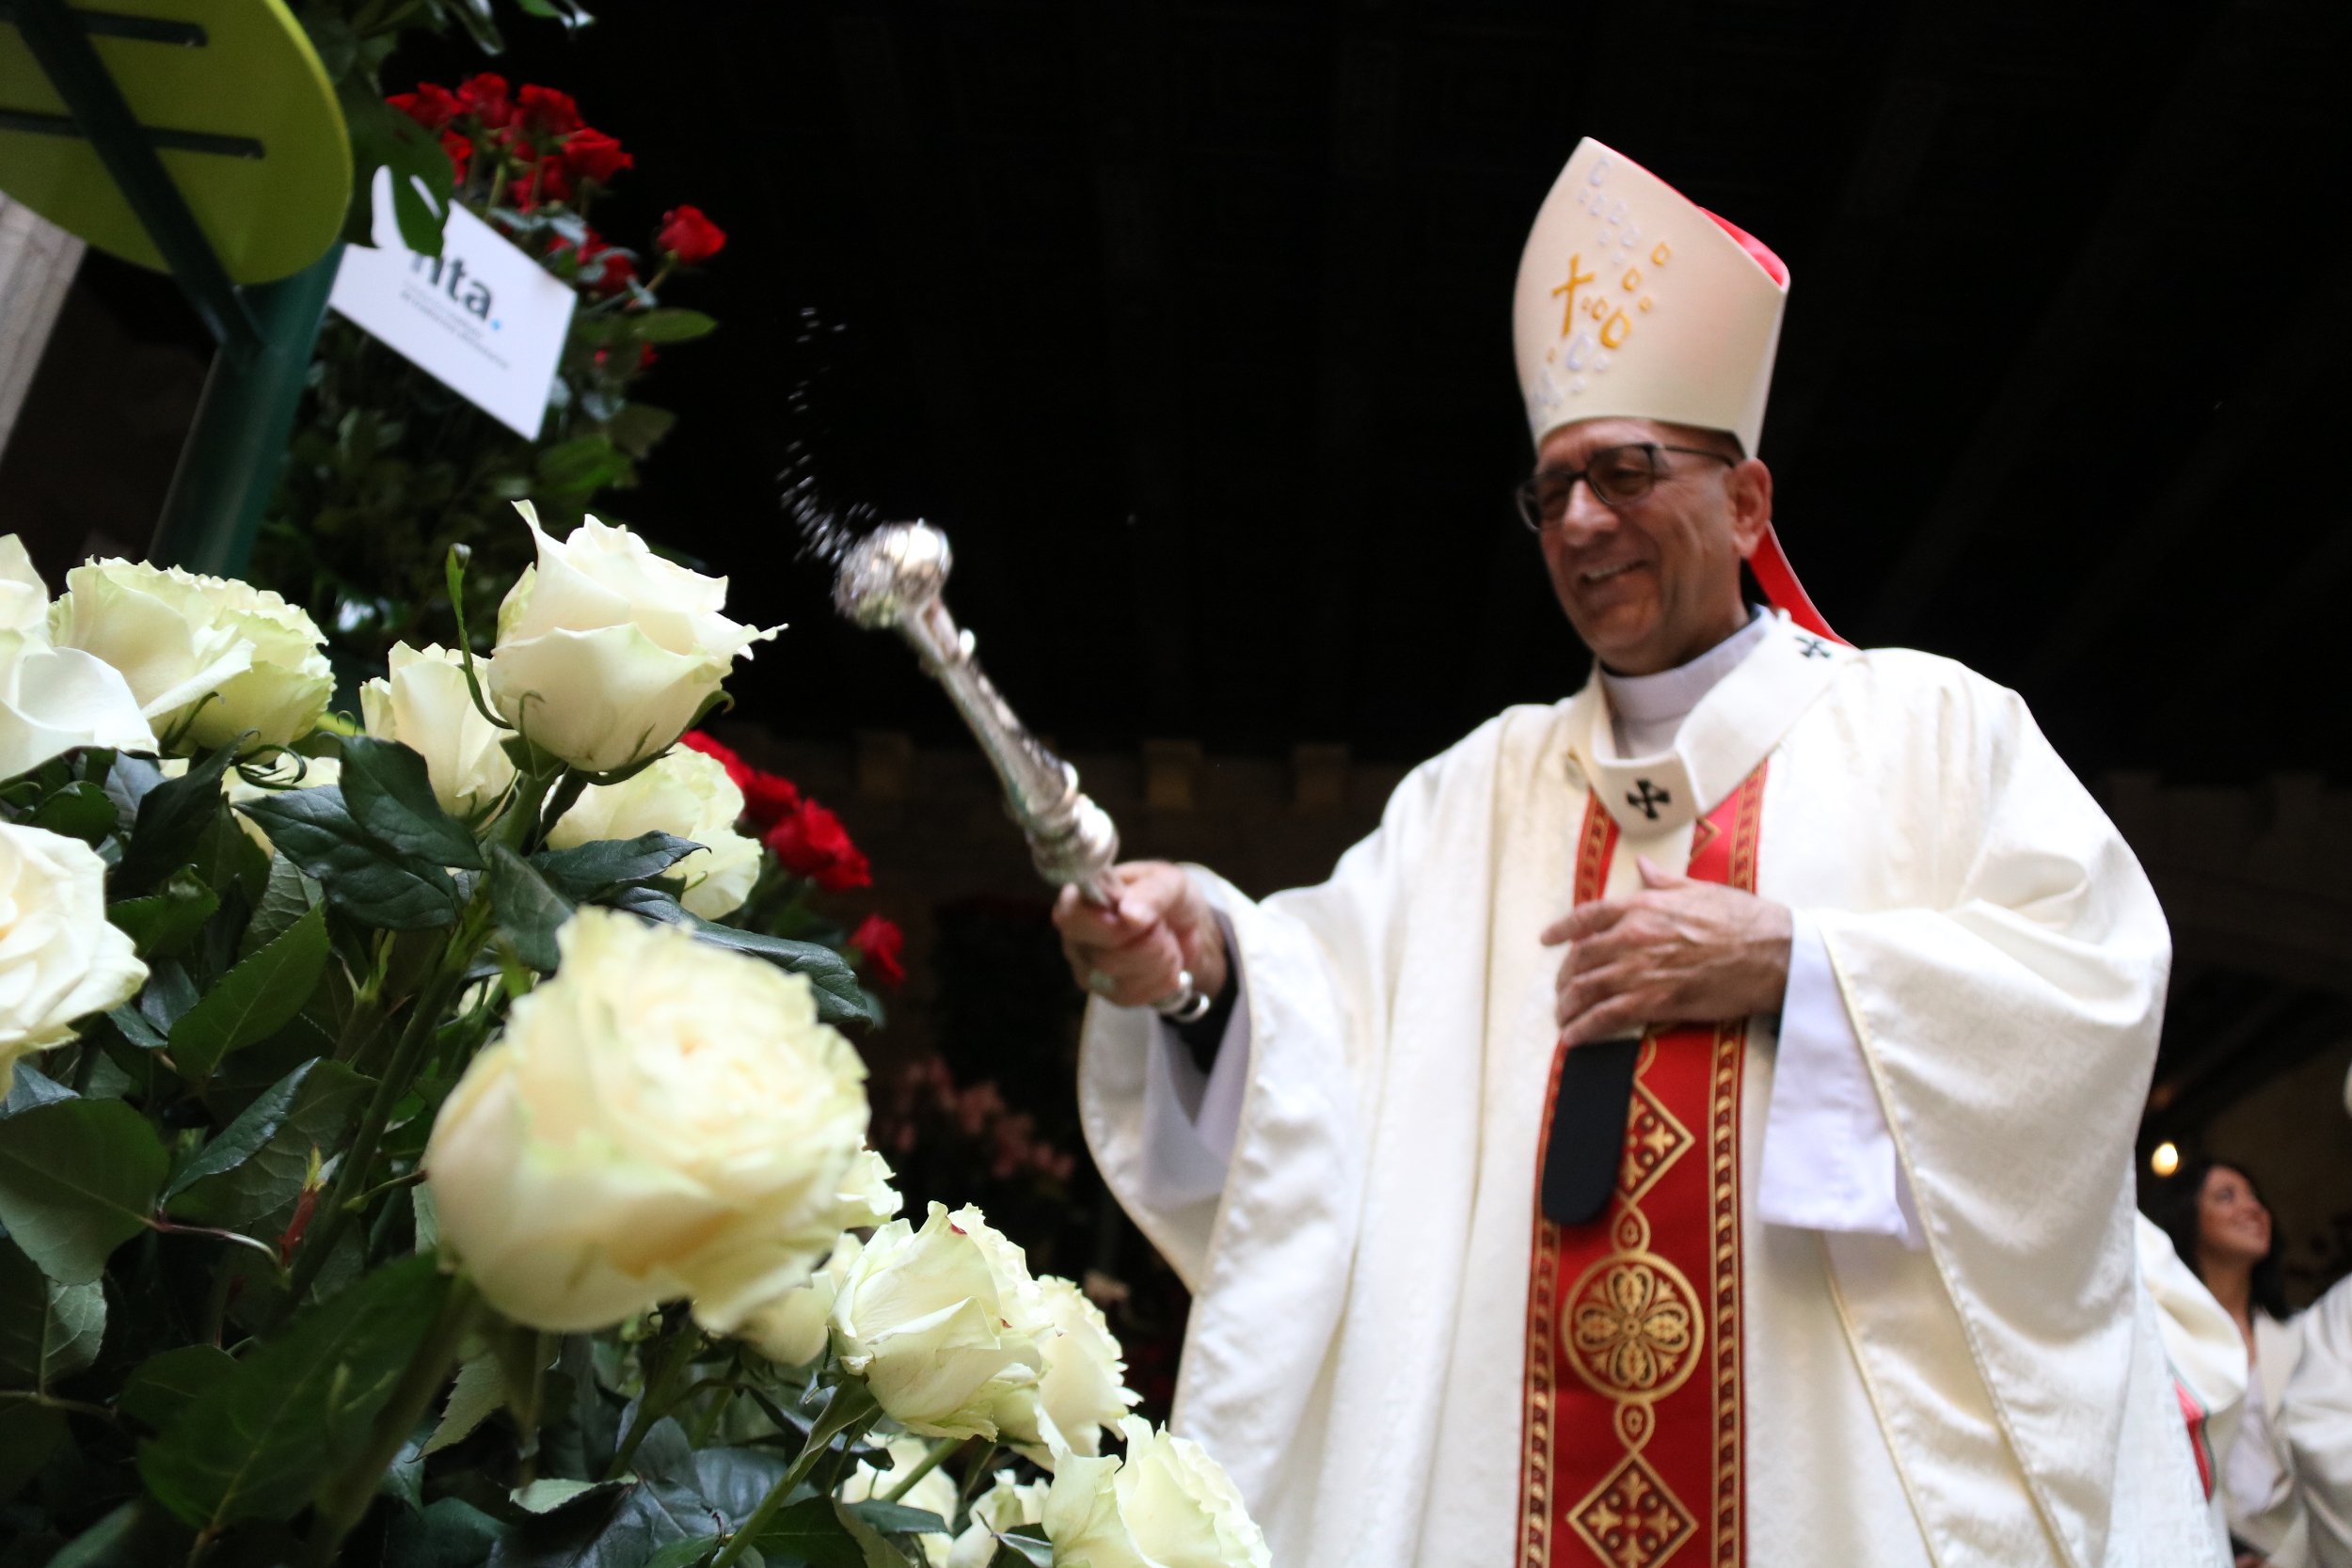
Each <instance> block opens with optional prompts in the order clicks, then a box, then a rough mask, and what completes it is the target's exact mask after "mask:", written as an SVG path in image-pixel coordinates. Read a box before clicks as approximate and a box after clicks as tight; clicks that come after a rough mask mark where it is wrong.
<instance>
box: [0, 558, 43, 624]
mask: <svg viewBox="0 0 2352 1568" xmlns="http://www.w3.org/2000/svg"><path fill="white" fill-rule="evenodd" d="M0 631H21V632H28V633H30V634H31V635H33V636H35V637H38V638H40V640H41V641H44V642H45V641H48V640H49V585H48V584H47V583H45V582H43V581H42V580H41V579H40V573H39V572H37V571H35V570H34V569H33V558H32V557H31V556H30V555H28V554H26V553H25V550H24V540H22V539H20V538H18V537H17V536H16V535H15V534H13V533H0Z"/></svg>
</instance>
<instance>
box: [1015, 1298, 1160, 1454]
mask: <svg viewBox="0 0 2352 1568" xmlns="http://www.w3.org/2000/svg"><path fill="white" fill-rule="evenodd" d="M1037 1284H1038V1293H1039V1297H1040V1299H1041V1302H1042V1304H1043V1307H1044V1311H1045V1317H1046V1321H1047V1322H1048V1323H1051V1324H1052V1325H1053V1329H1054V1332H1053V1333H1051V1334H1050V1335H1049V1337H1048V1338H1046V1339H1045V1340H1044V1341H1043V1349H1044V1352H1045V1370H1044V1371H1043V1373H1042V1374H1041V1375H1040V1376H1039V1378H1038V1380H1037V1398H1038V1403H1039V1404H1040V1405H1041V1406H1042V1407H1043V1410H1044V1415H1045V1418H1046V1419H1047V1420H1048V1421H1050V1422H1051V1423H1052V1427H1051V1430H1052V1431H1055V1432H1057V1433H1059V1434H1060V1436H1061V1440H1062V1441H1063V1442H1064V1443H1065V1444H1067V1445H1068V1446H1069V1447H1070V1449H1071V1450H1072V1451H1073V1452H1074V1453H1078V1454H1082V1455H1084V1456H1086V1457H1088V1458H1092V1457H1093V1456H1094V1455H1096V1454H1098V1453H1100V1452H1102V1451H1103V1450H1102V1429H1103V1428H1104V1427H1107V1426H1116V1425H1117V1424H1118V1423H1119V1420H1120V1418H1121V1417H1123V1416H1125V1415H1126V1414H1127V1412H1128V1411H1129V1410H1130V1409H1131V1408H1133V1407H1134V1405H1135V1402H1136V1400H1137V1399H1139V1398H1141V1396H1140V1395H1138V1394H1136V1393H1135V1392H1133V1391H1132V1390H1130V1389H1129V1388H1128V1387H1127V1386H1126V1382H1127V1363H1126V1362H1125V1361H1123V1360H1121V1359H1120V1351H1119V1340H1118V1338H1116V1337H1114V1336H1113V1335H1112V1333H1111V1325H1110V1323H1109V1321H1108V1320H1106V1319H1105V1318H1104V1316H1103V1309H1102V1308H1101V1307H1097V1306H1095V1305H1094V1303H1092V1302H1090V1301H1089V1300H1087V1298H1086V1292H1085V1291H1081V1290H1079V1289H1078V1287H1077V1286H1076V1285H1074V1284H1073V1283H1071V1282H1070V1281H1069V1280H1067V1279H1062V1278H1059V1277H1057V1276H1056V1275H1043V1276H1042V1277H1041V1278H1040V1279H1039V1280H1038V1282H1037Z"/></svg>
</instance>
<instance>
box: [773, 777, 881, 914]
mask: <svg viewBox="0 0 2352 1568" xmlns="http://www.w3.org/2000/svg"><path fill="white" fill-rule="evenodd" d="M767 845H768V847H769V848H771V849H772V850H774V851H775V856H776V859H777V860H779V861H782V862H783V863H784V868H785V869H786V870H787V871H789V872H791V873H792V874H793V875H794V876H796V877H806V878H807V879H809V880H811V881H813V882H815V883H816V884H817V885H818V887H820V888H823V889H824V890H825V891H826V892H827V893H841V892H844V891H846V890H848V889H850V888H853V887H868V886H871V885H872V883H873V880H874V876H873V872H872V869H871V868H870V867H868V866H867V864H866V857H865V855H863V854H861V853H860V852H859V850H858V847H857V846H856V845H854V844H852V843H850V833H849V830H848V829H846V828H844V827H842V825H841V819H840V818H839V817H837V816H834V814H833V813H831V812H829V811H827V810H826V809H825V808H824V807H822V806H820V805H818V803H817V802H816V801H814V800H802V801H801V803H800V805H799V808H798V809H796V810H795V811H793V812H792V814H791V815H790V816H787V817H785V818H784V819H783V820H782V821H780V822H778V823H777V824H776V825H775V826H774V827H772V828H771V829H769V830H768V838H767Z"/></svg>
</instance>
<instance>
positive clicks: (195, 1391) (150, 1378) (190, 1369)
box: [115, 1345, 237, 1432]
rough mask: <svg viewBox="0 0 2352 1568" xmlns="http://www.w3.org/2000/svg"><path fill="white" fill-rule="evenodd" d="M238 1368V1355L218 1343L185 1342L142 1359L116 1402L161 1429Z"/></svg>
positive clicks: (130, 1412)
mask: <svg viewBox="0 0 2352 1568" xmlns="http://www.w3.org/2000/svg"><path fill="white" fill-rule="evenodd" d="M236 1370H237V1358H236V1357H235V1356H233V1355H230V1354H229V1353H228V1352H227V1351H225V1350H222V1349H221V1348H220V1347H219V1346H217V1345H182V1346H180V1347H179V1348H178V1349H177V1350H167V1351H166V1352H164V1353H163V1354H161V1355H158V1356H154V1357H152V1358H151V1359H149V1360H148V1361H146V1362H143V1363H142V1364H141V1365H140V1366H139V1368H138V1370H136V1371H134V1372H133V1373H132V1374H131V1376H130V1379H129V1381H127V1382H125V1383H124V1384H123V1386H122V1395H121V1398H119V1399H118V1400H117V1401H116V1402H115V1403H116V1405H117V1407H118V1408H119V1409H121V1410H122V1411H123V1412H124V1413H125V1414H127V1415H129V1416H131V1417H133V1418H135V1419H137V1420H140V1421H144V1422H146V1423H147V1425H148V1426H150V1427H151V1428H152V1429H154V1430H155V1431H157V1432H161V1431H163V1430H164V1429H165V1428H166V1427H167V1426H169V1425H171V1423H172V1422H174V1421H176V1420H178V1419H179V1418H180V1412H182V1411H183V1410H185V1409H186V1408H187V1407H188V1406H189V1405H191V1404H194V1403H195V1402H197V1401H198V1400H199V1399H201V1398H203V1397H204V1396H205V1395H206V1394H208V1393H210V1392H212V1390H213V1389H214V1388H215V1386H217V1385H219V1384H220V1383H221V1382H222V1381H223V1380H224V1379H226V1378H229V1377H230V1376H232V1375H234V1374H235V1372H236Z"/></svg>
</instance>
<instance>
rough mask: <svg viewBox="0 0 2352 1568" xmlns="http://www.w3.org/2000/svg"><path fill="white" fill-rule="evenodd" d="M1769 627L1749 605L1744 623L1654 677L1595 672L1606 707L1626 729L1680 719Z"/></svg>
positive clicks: (1768, 619)
mask: <svg viewBox="0 0 2352 1568" xmlns="http://www.w3.org/2000/svg"><path fill="white" fill-rule="evenodd" d="M1771 630H1772V617H1770V616H1768V615H1766V614H1765V613H1764V612H1763V611H1762V610H1757V609H1756V608H1754V607H1753V606H1751V607H1750V608H1749V610H1748V624H1747V625H1746V626H1741V627H1740V629H1739V630H1738V631H1735V632H1733V633H1732V634H1731V635H1730V636H1729V637H1726V638H1724V640H1723V641H1721V642H1718V643H1716V644H1715V645H1714V646H1713V647H1711V648H1709V649H1708V650H1707V652H1705V653H1703V654H1701V655H1699V657H1696V658H1694V659H1692V660H1691V662H1690V663H1688V664H1677V665H1676V666H1675V667H1674V668H1673V669H1671V670H1661V671H1660V672H1658V673H1656V674H1654V675H1613V674H1611V673H1609V672H1608V671H1607V670H1606V669H1603V670H1602V671H1601V672H1600V686H1601V689H1602V690H1603V691H1605V692H1607V693H1608V695H1609V711H1610V714H1611V716H1612V717H1613V718H1614V719H1615V720H1616V721H1617V722H1618V723H1619V724H1620V725H1622V726H1624V728H1625V729H1627V730H1629V731H1644V730H1647V729H1650V728H1651V727H1653V726H1655V725H1659V724H1672V723H1676V722H1678V721H1680V720H1681V719H1682V718H1683V717H1684V716H1685V715H1686V714H1688V713H1689V712H1690V711H1691V710H1692V708H1694V707H1696V706H1698V705H1699V700H1700V699H1701V698H1703V697H1705V696H1706V695H1707V694H1708V692H1709V691H1711V690H1713V689H1715V683H1716V682H1717V681H1720V680H1722V679H1723V678H1724V676H1725V675H1728V674H1730V673H1732V671H1734V670H1736V669H1738V668H1739V667H1740V664H1741V663H1743V662H1744V661H1745V660H1746V658H1747V657H1748V656H1749V655H1750V654H1752V653H1754V652H1756V649H1757V648H1759V647H1761V646H1763V643H1764V639H1765V637H1766V635H1767V634H1768V633H1769V632H1770V631H1771Z"/></svg>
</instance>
